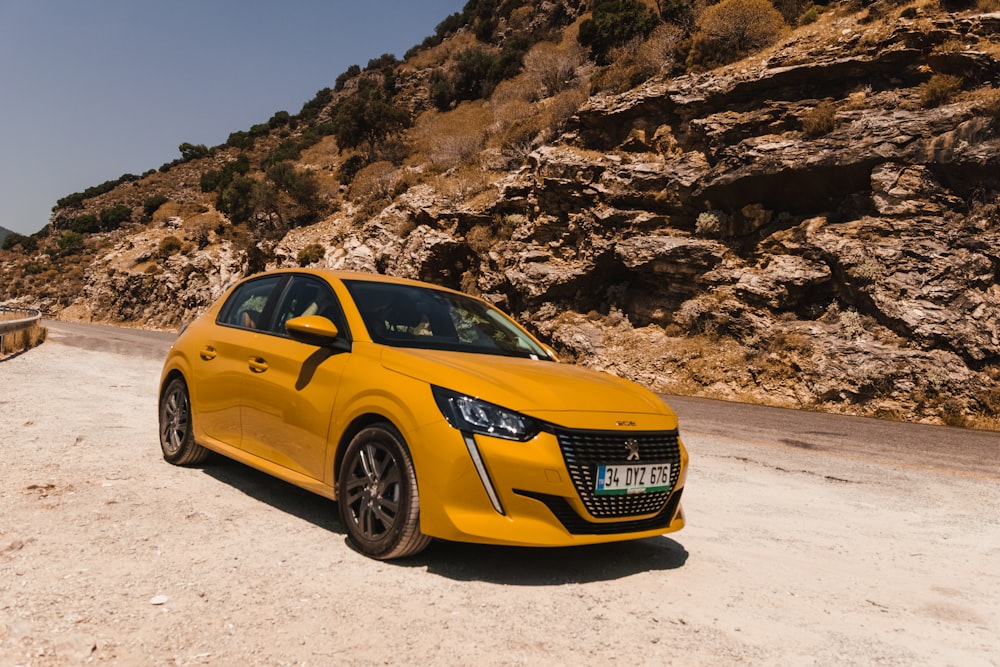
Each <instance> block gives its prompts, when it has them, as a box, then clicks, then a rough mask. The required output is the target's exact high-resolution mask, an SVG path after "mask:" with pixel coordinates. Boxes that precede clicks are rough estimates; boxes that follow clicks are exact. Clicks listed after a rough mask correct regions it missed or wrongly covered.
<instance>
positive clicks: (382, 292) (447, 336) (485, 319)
mask: <svg viewBox="0 0 1000 667" xmlns="http://www.w3.org/2000/svg"><path fill="white" fill-rule="evenodd" d="M344 284H345V285H346V286H347V290H348V291H349V292H350V293H351V298H352V299H354V303H355V305H357V307H358V311H359V312H360V313H361V318H362V319H363V320H364V321H365V327H367V329H368V333H369V334H370V335H371V337H372V340H374V341H375V342H376V343H381V344H383V345H391V346H393V347H416V348H422V349H428V350H453V351H457V352H475V353H479V354H500V355H505V356H511V357H527V358H530V359H549V356H548V355H547V354H546V353H545V350H543V349H542V348H541V347H540V346H539V345H538V343H536V342H535V341H534V340H532V339H531V338H530V337H529V336H528V335H527V334H525V333H524V332H523V331H521V329H520V328H518V327H517V326H515V325H514V324H513V323H512V322H511V321H510V320H509V319H507V317H506V316H505V315H504V314H503V313H501V312H500V311H499V310H497V309H496V308H493V307H491V306H488V305H487V304H485V303H483V302H482V301H478V300H476V299H472V298H470V297H467V296H463V295H461V294H453V293H451V292H442V291H439V290H435V289H428V288H425V287H417V286H414V285H396V284H393V283H377V282H368V281H364V280H345V281H344Z"/></svg>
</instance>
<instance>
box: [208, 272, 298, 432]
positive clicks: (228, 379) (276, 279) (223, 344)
mask: <svg viewBox="0 0 1000 667" xmlns="http://www.w3.org/2000/svg"><path fill="white" fill-rule="evenodd" d="M285 280H286V277H285V276H266V277H263V278H259V279H256V280H251V281H248V282H246V283H243V284H242V285H240V286H239V287H237V288H236V290H235V291H234V292H233V293H232V295H230V297H229V299H227V301H226V303H225V304H224V305H223V306H222V308H221V309H220V310H219V316H218V317H217V318H216V320H215V323H214V325H211V326H209V327H207V328H206V330H207V335H206V336H205V337H204V339H203V342H202V345H201V347H200V348H199V349H198V350H197V352H198V356H197V358H195V360H194V363H195V364H196V369H195V373H194V374H193V377H194V382H193V386H192V387H191V391H192V393H193V394H194V401H193V402H194V405H196V406H197V408H198V413H197V415H196V416H195V418H196V419H197V421H198V428H199V429H200V430H202V431H203V432H204V433H205V434H206V435H208V437H210V438H212V439H215V440H218V441H220V442H222V443H224V444H226V445H229V446H231V447H240V446H241V443H242V439H243V427H242V423H241V415H240V404H241V393H242V391H243V383H244V382H245V381H246V378H247V376H248V375H249V374H250V369H249V360H250V359H251V358H252V357H254V356H256V354H257V352H256V351H257V350H258V349H259V348H260V347H261V346H262V345H263V344H264V339H265V338H267V336H266V334H263V333H261V331H260V329H259V328H258V327H259V326H260V323H261V322H263V320H264V317H265V316H266V314H267V313H268V312H269V305H271V301H272V299H273V298H274V296H275V295H276V294H277V290H278V288H279V287H280V285H281V284H282V282H283V281H285ZM270 310H273V308H272V309H270Z"/></svg>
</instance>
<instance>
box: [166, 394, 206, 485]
mask: <svg viewBox="0 0 1000 667" xmlns="http://www.w3.org/2000/svg"><path fill="white" fill-rule="evenodd" d="M160 449H162V450H163V458H164V459H166V460H167V461H168V462H170V463H173V464H174V465H179V466H182V465H194V464H197V463H201V462H202V461H204V460H205V459H206V458H207V457H208V454H209V451H208V450H207V449H205V448H204V447H202V446H201V445H198V444H196V443H195V441H194V431H193V430H192V428H191V398H190V396H189V395H188V388H187V384H185V382H184V380H183V379H182V378H179V377H175V378H173V379H172V380H170V382H168V383H167V388H166V389H165V390H164V391H163V393H162V394H161V396H160Z"/></svg>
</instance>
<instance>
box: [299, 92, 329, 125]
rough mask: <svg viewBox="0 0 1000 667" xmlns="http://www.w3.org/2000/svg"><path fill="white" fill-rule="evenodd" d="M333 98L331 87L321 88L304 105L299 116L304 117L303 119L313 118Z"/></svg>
mask: <svg viewBox="0 0 1000 667" xmlns="http://www.w3.org/2000/svg"><path fill="white" fill-rule="evenodd" d="M332 99H333V91H332V90H330V89H329V88H323V89H321V90H320V91H319V92H317V93H316V96H315V97H313V98H312V99H311V100H309V101H308V102H306V103H305V104H304V105H302V111H300V112H299V117H300V118H302V120H312V119H313V118H315V117H316V116H318V115H319V112H320V111H322V110H323V108H324V107H326V105H327V104H329V103H330V101H331V100H332Z"/></svg>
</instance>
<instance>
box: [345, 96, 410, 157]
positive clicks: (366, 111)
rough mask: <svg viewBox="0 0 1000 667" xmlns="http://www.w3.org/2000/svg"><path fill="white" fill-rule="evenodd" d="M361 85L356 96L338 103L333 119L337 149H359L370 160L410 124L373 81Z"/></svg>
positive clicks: (405, 115) (406, 116)
mask: <svg viewBox="0 0 1000 667" xmlns="http://www.w3.org/2000/svg"><path fill="white" fill-rule="evenodd" d="M362 84H363V85H360V86H359V87H358V92H357V94H355V95H351V96H350V97H347V98H345V99H343V100H341V101H340V102H338V103H337V105H336V106H335V107H334V109H333V113H332V116H333V119H332V120H333V128H334V134H335V135H336V137H337V145H338V146H339V147H340V149H341V150H343V149H345V148H359V147H362V148H363V149H364V150H365V152H366V153H367V154H368V156H369V159H370V158H371V157H372V156H373V155H374V153H375V150H376V148H377V147H378V146H379V145H380V144H381V143H382V142H383V141H385V139H386V138H387V137H389V136H390V135H392V134H395V133H397V132H400V131H402V130H403V129H404V128H406V126H407V125H409V120H410V118H409V116H408V115H407V113H406V112H405V111H403V110H402V109H400V108H399V107H397V106H396V105H394V104H393V103H392V101H391V100H389V99H388V98H387V96H386V93H385V91H384V90H383V89H382V88H381V87H379V86H377V85H375V83H374V82H371V81H368V80H365V81H363V82H362Z"/></svg>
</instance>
